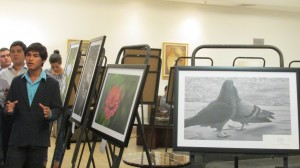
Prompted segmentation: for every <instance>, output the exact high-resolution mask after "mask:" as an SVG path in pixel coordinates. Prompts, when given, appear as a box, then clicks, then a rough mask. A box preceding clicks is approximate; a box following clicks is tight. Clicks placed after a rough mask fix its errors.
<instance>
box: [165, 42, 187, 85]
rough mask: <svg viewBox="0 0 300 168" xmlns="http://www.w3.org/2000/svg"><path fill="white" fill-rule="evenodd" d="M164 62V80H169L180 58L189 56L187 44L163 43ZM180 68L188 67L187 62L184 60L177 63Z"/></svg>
mask: <svg viewBox="0 0 300 168" xmlns="http://www.w3.org/2000/svg"><path fill="white" fill-rule="evenodd" d="M162 55H163V58H162V59H163V60H162V64H163V65H162V79H168V78H169V74H170V68H171V67H173V66H174V65H175V62H176V60H177V59H178V58H179V57H186V56H188V44H186V43H163V54H162ZM177 65H178V66H185V65H187V60H186V59H182V60H180V61H179V62H178V63H177Z"/></svg>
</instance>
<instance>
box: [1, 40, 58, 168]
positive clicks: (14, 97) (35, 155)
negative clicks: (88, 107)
mask: <svg viewBox="0 0 300 168" xmlns="http://www.w3.org/2000/svg"><path fill="white" fill-rule="evenodd" d="M47 57H48V53H47V49H46V47H45V46H43V45H42V44H41V43H32V44H31V45H30V46H28V48H27V49H26V51H25V60H26V65H27V67H28V71H27V72H26V73H25V74H23V75H19V76H17V77H16V78H14V79H13V81H12V83H11V86H10V89H9V92H8V96H7V101H6V104H5V112H6V114H7V117H10V118H12V120H13V125H12V130H11V136H10V140H9V147H8V152H7V158H6V163H5V167H7V168H24V167H25V168H33V167H34V168H43V167H44V161H45V158H46V155H47V149H48V147H49V146H50V134H49V129H50V128H49V126H50V124H49V123H50V122H52V121H54V120H56V119H57V118H58V117H59V116H60V113H61V109H62V102H61V98H60V90H59V84H58V82H57V81H56V80H55V79H53V78H51V77H49V76H48V75H46V73H45V72H44V71H43V69H42V67H43V64H44V63H45V61H46V60H47Z"/></svg>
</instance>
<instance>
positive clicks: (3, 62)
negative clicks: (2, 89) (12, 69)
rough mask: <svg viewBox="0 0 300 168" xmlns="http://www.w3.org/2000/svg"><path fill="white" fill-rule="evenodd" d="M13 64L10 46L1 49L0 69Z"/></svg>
mask: <svg viewBox="0 0 300 168" xmlns="http://www.w3.org/2000/svg"><path fill="white" fill-rule="evenodd" d="M9 66H11V58H10V51H9V49H8V48H1V49H0V71H1V70H2V69H5V68H8V67H9Z"/></svg>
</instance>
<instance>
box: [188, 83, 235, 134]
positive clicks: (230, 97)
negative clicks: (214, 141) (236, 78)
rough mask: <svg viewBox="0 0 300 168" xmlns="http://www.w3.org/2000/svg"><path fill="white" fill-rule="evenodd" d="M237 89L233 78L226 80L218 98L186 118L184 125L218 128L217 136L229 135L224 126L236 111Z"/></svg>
mask: <svg viewBox="0 0 300 168" xmlns="http://www.w3.org/2000/svg"><path fill="white" fill-rule="evenodd" d="M236 94H237V90H236V88H235V87H234V85H233V81H232V80H225V81H224V82H223V84H222V87H221V91H220V93H219V96H218V97H217V99H216V100H214V101H212V102H210V103H209V104H208V105H207V106H206V107H205V108H203V109H202V110H201V111H199V112H198V113H197V114H196V115H195V116H192V117H190V118H187V119H185V121H184V127H190V126H195V125H200V126H206V127H208V126H209V127H211V128H216V129H217V136H218V137H221V138H226V137H228V136H229V135H227V134H226V133H224V132H223V126H224V125H225V124H226V123H227V122H228V121H229V120H230V119H231V118H232V117H233V116H235V113H236V109H237V107H236V103H237V98H238V97H237V96H236Z"/></svg>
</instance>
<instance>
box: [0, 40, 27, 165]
mask: <svg viewBox="0 0 300 168" xmlns="http://www.w3.org/2000/svg"><path fill="white" fill-rule="evenodd" d="M25 50H26V45H25V44H24V43H23V42H22V41H15V42H13V43H12V44H11V45H10V57H11V60H12V63H13V65H12V66H10V67H8V68H6V69H3V70H2V71H0V79H2V80H6V81H7V83H8V85H9V86H10V84H11V82H12V80H13V78H14V77H16V76H18V75H21V74H24V73H25V72H27V67H25ZM8 90H9V88H4V89H3V88H2V89H0V106H1V107H2V108H3V107H4V104H5V101H6V97H7V94H8ZM5 116H6V115H4V114H3V112H1V115H0V119H1V130H0V132H1V134H2V135H1V137H0V138H2V139H1V140H2V146H1V147H2V148H3V149H2V151H1V148H0V152H3V161H4V162H5V159H6V153H7V149H8V143H9V137H10V132H11V127H12V121H11V120H10V119H7V117H5ZM0 145H1V144H0ZM1 160H2V158H0V164H1Z"/></svg>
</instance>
